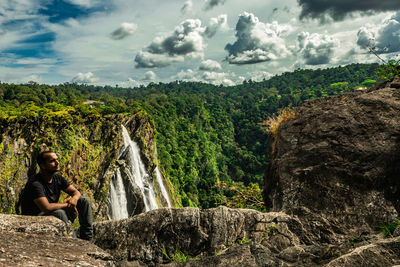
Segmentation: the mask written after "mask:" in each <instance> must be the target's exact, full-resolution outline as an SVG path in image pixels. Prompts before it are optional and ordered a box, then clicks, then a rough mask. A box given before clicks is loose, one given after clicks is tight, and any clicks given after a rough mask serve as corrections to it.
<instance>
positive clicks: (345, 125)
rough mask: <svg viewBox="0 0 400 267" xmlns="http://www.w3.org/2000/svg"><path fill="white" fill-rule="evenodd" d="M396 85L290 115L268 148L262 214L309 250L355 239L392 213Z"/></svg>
mask: <svg viewBox="0 0 400 267" xmlns="http://www.w3.org/2000/svg"><path fill="white" fill-rule="evenodd" d="M399 84H400V78H397V79H395V80H393V81H391V82H387V83H385V84H380V85H377V86H374V87H372V88H370V89H368V90H365V91H363V92H356V93H349V94H346V95H342V96H336V97H329V98H323V99H317V100H312V101H308V102H306V103H304V104H303V105H301V106H300V107H297V108H295V109H294V111H295V114H296V115H295V118H294V119H291V120H289V121H287V122H285V123H283V124H282V125H281V127H280V131H279V134H278V136H277V137H276V139H275V140H273V142H271V145H273V146H274V148H273V149H272V151H273V154H272V155H270V164H269V169H268V171H267V172H266V175H265V191H264V193H265V195H264V197H265V200H266V205H267V208H268V209H272V210H273V211H283V212H286V213H287V214H294V215H297V216H298V217H299V219H300V221H301V222H302V223H303V225H304V227H305V229H306V230H307V231H308V232H309V233H313V236H312V240H311V241H312V242H313V243H330V244H335V243H336V244H337V243H341V242H346V240H347V241H348V240H353V239H360V238H361V239H362V238H363V237H365V236H367V235H368V234H369V233H373V232H375V230H376V228H377V227H378V226H380V225H382V224H384V223H386V222H387V221H391V220H393V219H394V218H395V217H396V216H398V214H399V212H400V206H399V205H400V154H399V151H400V120H399V118H400V89H399V88H398V87H399V86H398V85H399Z"/></svg>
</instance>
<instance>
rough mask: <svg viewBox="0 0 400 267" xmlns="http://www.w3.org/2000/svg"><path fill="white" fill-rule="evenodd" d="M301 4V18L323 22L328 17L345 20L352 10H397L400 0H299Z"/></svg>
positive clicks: (399, 6)
mask: <svg viewBox="0 0 400 267" xmlns="http://www.w3.org/2000/svg"><path fill="white" fill-rule="evenodd" d="M297 1H298V3H299V5H300V6H301V8H302V10H301V14H300V19H304V18H313V19H319V20H321V21H322V22H324V21H326V18H327V17H330V18H332V19H333V20H343V19H344V18H345V17H346V16H347V15H349V14H350V13H352V12H357V11H358V12H362V13H368V12H380V11H397V10H399V9H400V1H399V0H297Z"/></svg>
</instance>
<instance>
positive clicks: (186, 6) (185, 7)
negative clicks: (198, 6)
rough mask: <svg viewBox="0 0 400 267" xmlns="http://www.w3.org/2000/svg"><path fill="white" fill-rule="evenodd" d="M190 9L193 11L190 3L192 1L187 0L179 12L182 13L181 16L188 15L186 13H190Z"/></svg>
mask: <svg viewBox="0 0 400 267" xmlns="http://www.w3.org/2000/svg"><path fill="white" fill-rule="evenodd" d="M192 9H193V2H192V0H187V1H186V2H185V3H184V4H183V6H182V8H181V12H182V14H186V13H188V12H191V11H192Z"/></svg>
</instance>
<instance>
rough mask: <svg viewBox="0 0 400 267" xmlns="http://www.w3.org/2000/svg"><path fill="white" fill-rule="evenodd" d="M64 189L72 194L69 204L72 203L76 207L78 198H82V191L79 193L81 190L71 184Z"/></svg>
mask: <svg viewBox="0 0 400 267" xmlns="http://www.w3.org/2000/svg"><path fill="white" fill-rule="evenodd" d="M64 191H65V192H66V193H67V194H68V195H70V196H71V198H70V199H69V200H68V202H67V204H71V205H73V206H74V207H76V205H77V204H78V200H79V199H80V198H81V193H79V191H78V190H77V189H76V188H75V187H74V186H73V185H69V186H68V187H67V188H66V189H65V190H64Z"/></svg>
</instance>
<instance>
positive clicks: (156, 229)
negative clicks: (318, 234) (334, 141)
mask: <svg viewBox="0 0 400 267" xmlns="http://www.w3.org/2000/svg"><path fill="white" fill-rule="evenodd" d="M94 228H95V235H94V239H93V242H94V243H95V244H96V245H98V246H99V247H101V248H103V249H104V250H106V251H107V252H109V253H110V254H112V255H113V256H114V257H115V259H116V260H119V261H139V262H141V263H145V264H149V265H154V264H157V263H163V262H168V261H171V260H172V259H174V256H175V255H176V254H177V253H183V254H185V255H187V256H188V257H195V256H199V255H215V254H216V253H221V252H223V251H225V250H226V249H227V248H230V247H232V248H230V249H231V250H232V249H233V250H235V249H234V247H236V245H238V244H246V243H248V242H250V240H251V241H252V242H254V244H258V245H260V246H261V247H262V249H263V250H265V251H267V252H268V253H269V254H268V253H267V252H265V253H267V254H268V255H271V257H275V256H277V255H279V253H281V252H282V251H284V250H286V249H287V248H289V247H297V246H301V245H302V244H305V243H306V242H308V241H307V240H308V237H307V233H305V232H304V231H303V228H302V225H301V223H300V221H299V220H298V219H297V218H296V217H292V216H289V215H287V214H284V213H279V212H277V213H261V212H258V211H255V210H246V209H229V208H226V207H218V208H214V209H208V210H199V209H198V208H183V209H167V208H164V209H158V210H153V211H149V212H146V213H143V214H139V215H136V216H134V217H132V218H128V219H125V220H120V221H105V222H99V223H96V224H95V227H94ZM251 249H253V250H256V249H257V248H256V247H254V246H252V247H251ZM244 251H247V252H249V250H248V249H245V250H244ZM247 252H246V253H247ZM227 253H228V254H229V253H230V250H228V251H226V252H225V255H226V254H227ZM249 253H250V252H249ZM273 255H275V256H273ZM255 266H256V265H255Z"/></svg>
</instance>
